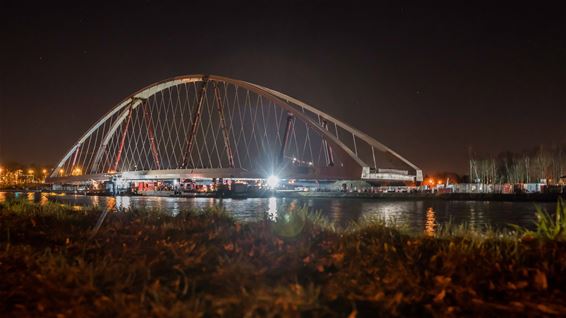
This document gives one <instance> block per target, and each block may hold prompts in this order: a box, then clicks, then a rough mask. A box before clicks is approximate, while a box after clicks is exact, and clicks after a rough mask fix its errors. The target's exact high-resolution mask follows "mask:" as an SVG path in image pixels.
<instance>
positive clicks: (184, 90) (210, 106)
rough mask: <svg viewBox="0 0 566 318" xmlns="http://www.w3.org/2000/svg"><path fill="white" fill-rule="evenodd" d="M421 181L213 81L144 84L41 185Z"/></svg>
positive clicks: (338, 135)
mask: <svg viewBox="0 0 566 318" xmlns="http://www.w3.org/2000/svg"><path fill="white" fill-rule="evenodd" d="M269 175H278V176H279V177H280V178H283V179H291V178H293V179H318V180H340V179H347V180H360V179H363V180H369V181H401V182H409V181H422V171H421V170H420V169H419V168H418V167H417V166H415V165H414V164H412V163H411V162H409V161H408V160H407V159H405V158H403V157H402V156H400V155H399V154H397V153H396V152H394V151H393V150H391V149H390V148H388V147H387V146H385V145H383V144H382V143H380V142H379V141H377V140H376V139H374V138H372V137H370V136H369V135H367V134H365V133H363V132H362V131H360V130H358V129H356V128H354V127H352V126H350V125H348V124H346V123H345V122H343V121H341V120H339V119H337V118H335V117H333V116H331V115H329V114H327V113H325V112H323V111H321V110H319V109H318V108H315V107H313V106H311V105H308V104H306V103H304V102H302V101H300V100H298V99H295V98H293V97H290V96H288V95H285V94H283V93H280V92H278V91H275V90H272V89H269V88H266V87H262V86H260V85H256V84H253V83H249V82H245V81H241V80H236V79H231V78H226V77H222V76H215V75H187V76H179V77H175V78H171V79H167V80H164V81H161V82H158V83H155V84H152V85H149V86H147V87H145V88H143V89H141V90H139V91H137V92H135V93H134V94H132V95H130V96H128V97H127V98H125V99H124V100H122V101H121V102H120V103H119V104H118V105H116V106H114V107H113V108H112V109H111V110H110V111H109V112H108V113H106V114H105V115H104V116H102V118H100V119H99V120H98V121H96V122H95V123H94V125H92V127H90V128H89V129H88V130H87V131H86V132H85V133H84V134H83V135H82V136H81V137H80V138H79V139H78V140H77V142H76V143H75V144H74V145H73V146H72V147H71V148H70V149H69V151H68V152H67V153H66V154H65V156H64V157H63V158H62V159H61V161H60V162H59V163H58V164H57V166H56V168H55V169H54V170H53V171H52V172H51V174H50V176H49V178H48V180H47V182H50V183H55V184H73V183H75V184H76V183H84V182H92V181H105V180H109V179H110V178H112V177H113V176H117V177H120V178H122V179H127V180H163V179H183V178H195V179H196V178H242V179H244V178H259V179H261V178H266V177H267V176H269Z"/></svg>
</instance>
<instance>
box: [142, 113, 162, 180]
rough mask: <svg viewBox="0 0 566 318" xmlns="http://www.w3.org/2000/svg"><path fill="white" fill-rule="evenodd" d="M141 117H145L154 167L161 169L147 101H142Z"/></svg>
mask: <svg viewBox="0 0 566 318" xmlns="http://www.w3.org/2000/svg"><path fill="white" fill-rule="evenodd" d="M142 108H143V117H144V119H145V126H146V128H147V134H148V136H149V142H150V143H151V153H152V154H153V161H155V167H156V168H157V170H160V169H161V164H160V163H159V152H158V150H157V146H156V144H155V133H154V131H153V122H152V120H151V114H150V113H149V111H148V110H147V103H145V102H143V103H142Z"/></svg>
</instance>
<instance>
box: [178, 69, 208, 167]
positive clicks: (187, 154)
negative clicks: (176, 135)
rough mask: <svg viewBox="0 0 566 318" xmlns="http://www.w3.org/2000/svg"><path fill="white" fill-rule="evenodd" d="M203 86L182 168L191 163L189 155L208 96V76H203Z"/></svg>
mask: <svg viewBox="0 0 566 318" xmlns="http://www.w3.org/2000/svg"><path fill="white" fill-rule="evenodd" d="M202 81H203V83H202V88H201V89H200V93H199V98H198V101H197V108H196V109H195V114H194V116H193V124H192V126H191V131H190V134H189V136H187V147H186V148H185V153H184V155H183V163H182V166H181V168H186V167H187V165H188V164H189V157H190V155H191V150H192V149H193V142H194V138H195V136H196V134H197V129H198V126H199V124H200V114H201V110H202V104H203V101H204V98H205V96H206V86H207V85H208V77H206V76H205V77H203V79H202Z"/></svg>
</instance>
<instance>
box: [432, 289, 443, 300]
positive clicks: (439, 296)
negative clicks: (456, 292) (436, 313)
mask: <svg viewBox="0 0 566 318" xmlns="http://www.w3.org/2000/svg"><path fill="white" fill-rule="evenodd" d="M444 296H446V290H445V289H442V290H441V291H440V293H438V294H437V295H436V297H434V302H435V303H440V302H442V300H444Z"/></svg>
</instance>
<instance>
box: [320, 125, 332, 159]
mask: <svg viewBox="0 0 566 318" xmlns="http://www.w3.org/2000/svg"><path fill="white" fill-rule="evenodd" d="M322 128H324V129H326V131H328V121H326V119H323V120H322ZM322 143H323V144H324V148H325V150H326V160H327V161H326V165H327V166H329V167H333V166H334V154H333V153H332V147H330V144H329V143H328V142H327V141H326V138H324V137H322Z"/></svg>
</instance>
